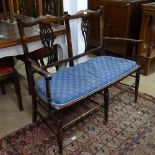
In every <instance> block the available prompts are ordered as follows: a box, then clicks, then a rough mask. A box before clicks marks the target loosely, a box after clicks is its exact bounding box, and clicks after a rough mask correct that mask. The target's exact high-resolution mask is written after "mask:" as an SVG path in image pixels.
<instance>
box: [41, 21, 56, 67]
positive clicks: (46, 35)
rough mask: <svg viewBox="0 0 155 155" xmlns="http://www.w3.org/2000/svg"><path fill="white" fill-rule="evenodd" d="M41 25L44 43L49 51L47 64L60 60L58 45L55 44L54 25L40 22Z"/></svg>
mask: <svg viewBox="0 0 155 155" xmlns="http://www.w3.org/2000/svg"><path fill="white" fill-rule="evenodd" d="M39 27H40V37H41V41H42V44H43V45H44V47H45V48H46V49H47V51H48V53H49V55H48V61H47V64H50V63H53V62H55V61H57V60H58V55H57V52H56V46H55V45H54V44H53V43H54V39H55V38H56V36H55V35H54V32H53V29H52V25H50V24H43V23H40V24H39Z"/></svg>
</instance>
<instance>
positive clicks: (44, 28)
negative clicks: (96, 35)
mask: <svg viewBox="0 0 155 155" xmlns="http://www.w3.org/2000/svg"><path fill="white" fill-rule="evenodd" d="M103 14H104V13H103V7H100V8H99V9H98V10H97V11H91V10H83V11H80V12H78V13H76V14H75V15H68V14H66V15H65V16H62V17H55V16H43V17H39V18H36V19H35V20H32V21H30V20H29V21H27V20H23V19H22V18H21V17H20V16H17V17H16V18H17V22H18V26H19V32H20V37H21V42H22V45H23V50H24V53H26V55H27V64H28V65H29V67H30V71H31V78H32V81H33V82H32V83H31V84H32V85H33V86H32V106H33V116H32V121H33V122H36V119H37V115H39V116H40V117H41V118H42V119H43V120H44V121H45V122H46V123H47V125H48V126H49V127H50V128H52V129H53V131H54V132H55V133H56V135H57V140H58V145H59V154H62V152H63V130H64V129H65V128H66V127H68V126H69V125H71V124H73V123H74V122H76V121H77V120H79V119H81V118H83V117H85V116H87V115H88V114H90V113H91V112H93V111H94V110H96V109H98V108H99V107H104V115H105V121H104V122H105V124H107V122H108V106H109V100H110V99H109V87H111V86H112V85H114V84H116V83H119V82H120V81H121V80H122V79H124V78H125V77H127V76H130V75H131V76H133V77H135V82H134V83H133V84H132V85H130V86H129V87H127V88H126V89H125V90H122V91H121V92H119V94H121V93H123V92H124V91H126V90H127V89H129V88H131V87H134V88H135V102H136V101H137V95H138V86H139V77H140V74H139V69H140V66H137V67H136V68H135V69H134V70H133V71H132V72H130V73H129V74H128V75H125V76H122V77H121V78H120V79H119V80H118V79H117V80H116V81H113V82H111V83H110V84H108V85H106V86H104V87H102V89H100V90H97V91H95V92H94V93H93V94H92V93H90V94H88V95H87V96H85V97H84V98H83V97H81V98H80V99H79V100H78V101H77V100H76V102H75V101H74V102H72V103H70V104H69V105H66V106H62V107H61V108H60V107H57V106H55V105H52V104H49V103H50V102H51V101H52V96H51V93H50V86H49V81H50V80H51V79H52V74H51V73H49V72H48V71H47V69H48V68H50V67H53V66H59V65H60V64H62V63H69V65H70V66H74V60H76V59H78V58H81V57H83V56H86V55H89V54H95V53H98V54H99V53H100V55H103V54H105V49H106V45H107V44H108V43H109V42H111V41H121V42H122V41H123V42H128V43H131V44H132V45H133V51H132V52H133V57H134V60H136V58H137V55H138V52H137V49H138V44H139V43H140V42H141V40H133V39H127V38H125V39H124V38H109V37H104V38H103ZM91 16H96V17H99V19H100V32H101V35H100V38H101V46H99V47H96V48H93V49H91V50H87V49H88V46H89V45H88V38H89V37H88V35H89V31H90V30H91V29H90V26H91V25H89V19H90V17H91ZM78 18H81V19H82V20H81V21H82V24H81V29H82V34H83V36H84V41H85V45H86V51H85V52H84V53H82V54H79V55H76V56H74V57H73V51H72V43H71V32H70V22H69V21H70V20H73V19H78ZM63 22H64V23H65V31H64V34H65V35H66V39H67V45H68V55H69V58H68V59H65V60H60V61H58V62H54V63H50V64H47V65H45V66H41V67H40V66H39V65H38V64H36V63H35V61H34V60H32V59H30V58H29V57H28V48H27V42H26V37H25V35H24V33H23V27H25V26H32V25H35V24H38V23H39V24H40V28H41V29H40V35H41V39H42V43H43V45H44V46H45V47H46V48H48V49H49V50H50V49H52V48H53V45H52V44H50V45H49V44H47V40H48V41H49V40H50V42H53V40H54V38H55V37H56V36H55V35H54V34H53V30H52V24H53V23H54V24H55V23H63ZM44 32H45V33H44ZM48 32H50V33H48ZM52 54H53V53H52ZM34 73H38V74H40V75H41V76H43V77H44V78H45V81H46V94H47V101H45V100H43V99H42V98H41V97H40V96H39V94H38V93H37V92H36V90H35V89H34V87H35V83H34V76H33V75H34ZM132 73H136V75H132ZM101 91H104V95H103V96H104V101H103V103H102V104H99V103H97V102H96V106H95V107H94V108H93V109H91V110H89V111H87V112H86V113H84V114H82V115H81V116H79V117H78V118H75V119H74V120H72V121H71V122H69V123H67V124H65V125H63V116H64V112H65V111H66V110H67V109H69V108H71V107H73V106H75V105H76V104H78V103H79V101H82V100H83V99H90V97H91V96H92V95H94V94H96V93H100V92H101ZM119 94H117V95H119ZM115 97H116V96H114V97H113V98H115ZM111 99H112V98H111ZM38 105H41V107H42V108H43V109H44V110H46V111H47V112H48V114H49V115H50V116H51V118H52V119H53V121H54V120H55V121H54V122H55V125H56V126H55V125H54V126H50V125H49V124H48V122H47V121H46V119H45V118H44V116H43V115H42V114H41V112H40V111H39V110H38Z"/></svg>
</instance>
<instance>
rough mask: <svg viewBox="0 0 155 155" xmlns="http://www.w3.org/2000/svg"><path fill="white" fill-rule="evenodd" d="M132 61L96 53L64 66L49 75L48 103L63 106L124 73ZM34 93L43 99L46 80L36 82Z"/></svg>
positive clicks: (127, 71)
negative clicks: (72, 64) (74, 64)
mask: <svg viewBox="0 0 155 155" xmlns="http://www.w3.org/2000/svg"><path fill="white" fill-rule="evenodd" d="M136 66H137V65H136V63H135V62H134V61H131V60H127V59H123V58H116V57H111V56H99V57H96V58H94V59H91V60H88V61H86V62H83V63H81V64H78V65H76V66H74V67H70V68H65V69H63V70H61V71H58V72H56V73H54V74H53V75H52V80H51V81H50V90H51V96H52V102H51V104H54V105H57V106H64V105H66V104H69V103H71V102H73V101H75V100H78V99H79V98H80V97H81V96H87V95H88V94H90V93H93V92H94V91H96V90H98V89H100V88H102V87H103V86H105V85H108V84H109V83H111V82H112V81H115V80H117V79H119V78H120V77H122V76H125V75H127V74H128V73H129V72H131V71H132V70H133V69H134V68H135V67H136ZM36 90H37V92H38V93H39V94H40V95H41V96H42V97H43V98H44V99H46V89H45V80H44V79H43V78H42V79H40V80H38V81H37V83H36Z"/></svg>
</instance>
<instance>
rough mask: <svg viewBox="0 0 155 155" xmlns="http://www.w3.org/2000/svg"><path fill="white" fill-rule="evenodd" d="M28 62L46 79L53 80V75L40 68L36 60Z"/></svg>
mask: <svg viewBox="0 0 155 155" xmlns="http://www.w3.org/2000/svg"><path fill="white" fill-rule="evenodd" d="M28 61H29V62H30V63H31V67H32V68H33V70H34V71H35V72H36V73H38V74H40V75H41V76H44V77H45V78H48V79H49V80H50V79H51V76H52V75H51V74H50V73H49V72H48V71H46V70H45V69H43V68H42V67H40V66H38V65H37V63H36V62H35V61H34V60H32V59H28Z"/></svg>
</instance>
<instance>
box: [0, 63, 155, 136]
mask: <svg viewBox="0 0 155 155" xmlns="http://www.w3.org/2000/svg"><path fill="white" fill-rule="evenodd" d="M16 68H17V70H18V72H19V74H20V84H21V91H22V98H23V106H24V111H22V112H20V111H19V110H18V107H17V101H16V95H15V93H14V87H13V85H12V84H8V85H7V86H6V90H7V95H0V106H1V108H0V138H2V137H4V136H5V135H7V134H9V133H12V132H14V131H16V130H17V129H19V128H22V127H23V126H25V125H27V124H29V123H31V109H32V108H31V96H30V95H29V93H28V88H27V81H26V78H25V77H26V75H25V72H23V70H24V65H23V64H22V63H17V65H16ZM130 81H131V79H126V80H125V82H127V83H128V82H130ZM139 91H140V92H143V93H147V94H149V95H152V96H155V73H153V74H151V75H149V76H143V75H142V76H141V80H140V88H139Z"/></svg>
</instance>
